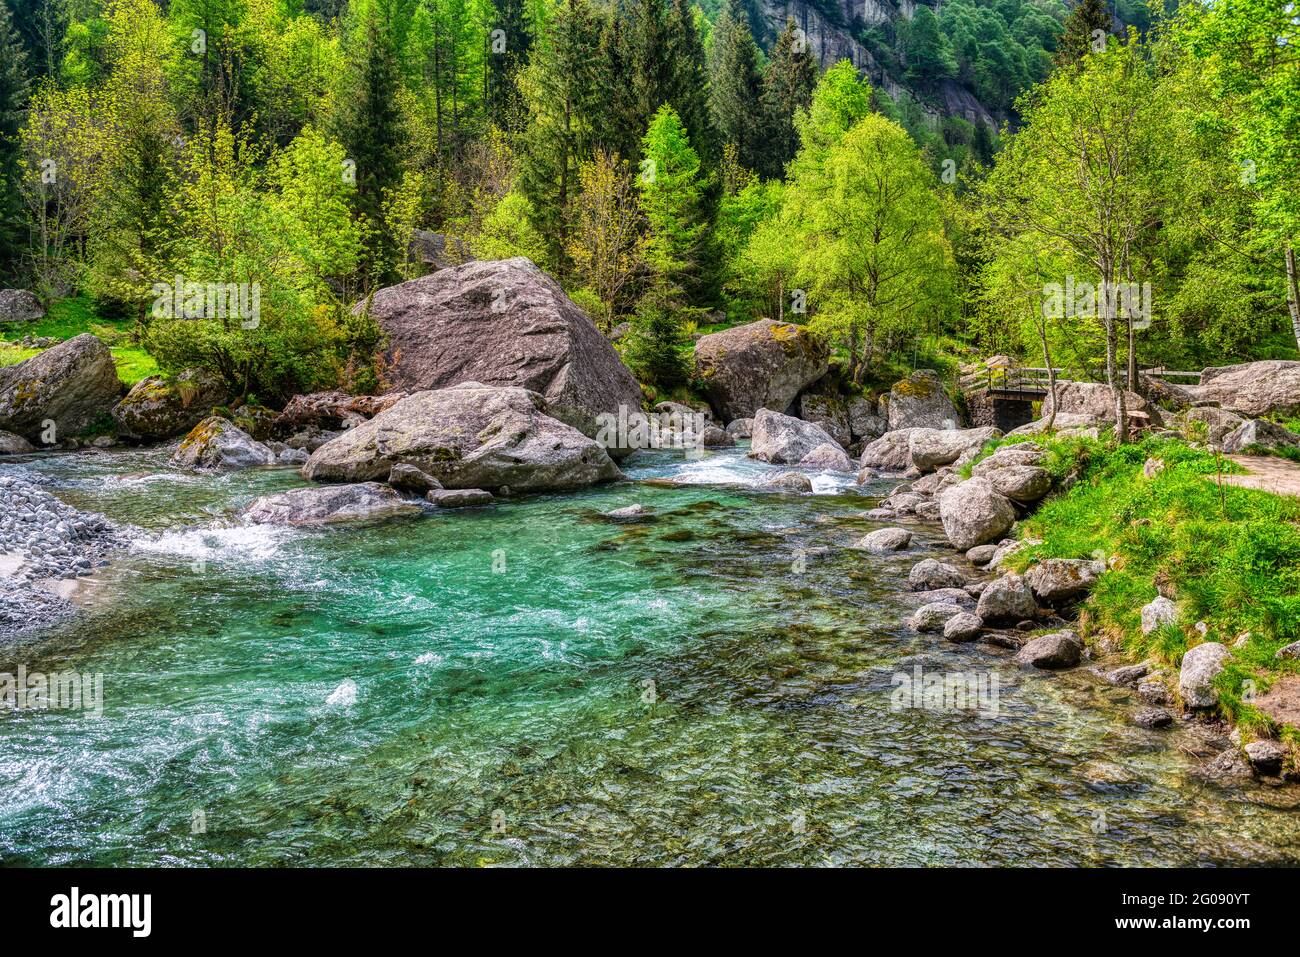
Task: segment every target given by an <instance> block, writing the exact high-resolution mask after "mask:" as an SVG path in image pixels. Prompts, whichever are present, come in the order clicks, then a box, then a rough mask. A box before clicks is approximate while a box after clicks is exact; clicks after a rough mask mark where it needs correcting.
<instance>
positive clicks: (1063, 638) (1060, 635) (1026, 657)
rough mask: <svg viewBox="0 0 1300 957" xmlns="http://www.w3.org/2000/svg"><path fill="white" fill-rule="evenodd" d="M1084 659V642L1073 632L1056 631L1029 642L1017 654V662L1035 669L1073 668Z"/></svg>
mask: <svg viewBox="0 0 1300 957" xmlns="http://www.w3.org/2000/svg"><path fill="white" fill-rule="evenodd" d="M1082 657H1083V642H1081V641H1080V640H1079V636H1078V635H1076V634H1075V633H1074V632H1072V631H1054V632H1052V633H1051V634H1047V635H1040V636H1038V637H1037V638H1033V639H1031V640H1029V641H1027V642H1026V643H1025V645H1024V647H1022V648H1021V649H1020V651H1018V652H1017V653H1016V661H1017V662H1018V663H1020V664H1022V665H1030V666H1032V667H1034V668H1042V669H1048V670H1055V669H1060V668H1073V667H1074V666H1075V665H1077V664H1078V663H1079V662H1080V660H1082Z"/></svg>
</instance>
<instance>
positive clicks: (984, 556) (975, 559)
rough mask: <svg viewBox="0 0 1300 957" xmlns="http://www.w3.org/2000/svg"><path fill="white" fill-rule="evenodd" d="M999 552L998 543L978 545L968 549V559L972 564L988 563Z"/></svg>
mask: <svg viewBox="0 0 1300 957" xmlns="http://www.w3.org/2000/svg"><path fill="white" fill-rule="evenodd" d="M941 511H942V509H941ZM997 553H998V547H997V546H996V545H976V546H975V547H974V548H969V549H967V550H966V559H967V561H969V562H970V563H971V564H972V565H987V564H988V563H989V562H991V561H992V560H993V556H994V555H996V554H997Z"/></svg>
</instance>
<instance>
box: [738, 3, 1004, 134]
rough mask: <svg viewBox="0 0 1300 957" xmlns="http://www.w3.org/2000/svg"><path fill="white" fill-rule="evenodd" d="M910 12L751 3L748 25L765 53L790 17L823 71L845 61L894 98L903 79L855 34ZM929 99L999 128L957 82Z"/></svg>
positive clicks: (887, 6)
mask: <svg viewBox="0 0 1300 957" xmlns="http://www.w3.org/2000/svg"><path fill="white" fill-rule="evenodd" d="M915 10H916V3H915V0H822V2H820V3H816V4H814V3H810V2H808V0H750V24H751V26H752V27H753V29H754V37H755V39H757V40H758V42H759V44H760V45H761V46H762V47H763V49H764V50H766V51H768V52H769V53H770V52H771V49H772V45H773V43H775V42H776V37H777V35H778V34H779V33H780V32H781V28H782V27H784V26H785V21H786V19H787V18H793V19H794V22H795V23H796V24H797V25H798V27H799V29H801V30H803V32H804V33H805V34H806V35H807V37H808V45H809V47H810V48H811V50H812V51H813V54H814V55H815V56H816V57H817V59H818V61H819V62H820V64H821V66H822V68H823V69H824V68H826V67H828V66H832V65H833V64H835V63H837V62H839V61H840V60H849V61H850V62H851V63H852V64H853V65H854V66H856V67H857V68H858V69H859V70H860V71H861V72H862V73H863V74H864V75H866V76H867V78H868V79H870V80H871V83H872V85H873V86H876V87H879V88H880V89H882V90H884V91H885V92H886V93H888V94H889V95H890V96H892V97H894V98H895V99H897V98H898V97H899V95H900V94H902V93H905V92H909V91H910V87H909V86H908V84H907V82H906V80H905V79H904V78H903V77H902V76H892V75H890V74H889V73H888V72H886V70H885V69H884V67H883V65H882V64H880V63H878V62H877V61H876V58H875V57H873V56H872V55H871V51H870V50H868V49H867V48H866V46H864V45H863V44H862V43H861V42H860V41H859V40H858V39H857V32H858V30H859V29H861V28H863V27H872V26H879V25H881V24H885V23H890V22H895V21H898V20H910V19H911V18H912V14H913V13H914V12H915ZM931 99H933V100H937V101H938V103H939V104H940V105H941V107H942V113H943V114H944V115H947V116H957V117H960V118H962V119H964V120H967V121H968V122H971V123H975V122H979V121H982V122H984V123H986V124H988V125H990V126H993V127H996V126H997V125H998V123H997V119H996V118H995V117H994V116H993V114H992V113H991V112H989V110H988V109H987V108H986V107H985V106H984V104H983V103H981V102H980V101H979V99H978V98H977V97H976V96H975V94H974V93H972V92H971V91H970V90H969V89H967V88H966V87H965V86H963V85H961V84H960V83H956V82H952V81H949V82H945V83H944V84H943V85H942V86H941V87H940V88H939V89H938V90H936V91H935V95H934V96H933V97H932V98H931ZM923 108H924V109H927V111H928V112H932V111H931V110H930V109H929V108H928V107H923Z"/></svg>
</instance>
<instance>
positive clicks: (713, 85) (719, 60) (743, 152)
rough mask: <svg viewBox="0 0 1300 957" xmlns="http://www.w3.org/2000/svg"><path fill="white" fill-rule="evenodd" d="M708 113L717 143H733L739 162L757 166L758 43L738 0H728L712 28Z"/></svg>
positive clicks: (759, 136)
mask: <svg viewBox="0 0 1300 957" xmlns="http://www.w3.org/2000/svg"><path fill="white" fill-rule="evenodd" d="M709 112H710V114H711V115H712V117H713V125H714V127H715V128H716V129H717V131H718V138H719V140H720V141H721V143H722V144H723V145H724V146H725V145H726V144H729V143H730V144H734V145H735V147H736V155H737V156H738V158H739V159H740V162H741V165H743V166H744V167H746V168H747V169H757V168H758V167H759V165H760V154H761V152H762V141H763V134H762V126H763V122H762V120H763V117H762V113H761V111H760V109H759V75H758V45H757V44H756V43H755V42H754V35H753V33H751V32H750V28H749V18H748V16H747V15H746V14H745V9H744V5H743V3H742V0H728V2H727V6H726V7H725V8H724V9H723V11H722V15H721V16H720V17H719V18H718V22H717V24H716V25H715V26H714V28H713V47H712V49H711V50H710V51H709Z"/></svg>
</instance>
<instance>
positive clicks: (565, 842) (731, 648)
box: [0, 450, 1300, 866]
mask: <svg viewBox="0 0 1300 957" xmlns="http://www.w3.org/2000/svg"><path fill="white" fill-rule="evenodd" d="M766 468H767V467H766V466H763V465H759V464H757V463H754V462H751V461H749V460H747V459H745V458H744V456H743V453H741V452H739V451H729V452H721V453H716V454H709V455H708V456H707V457H706V458H705V459H703V460H700V461H686V460H684V459H683V458H681V456H680V455H671V454H667V453H663V454H656V455H648V456H647V455H639V456H638V457H637V458H635V459H633V460H631V461H629V462H628V463H627V470H628V473H629V476H630V478H631V479H633V481H629V482H623V483H618V484H615V485H610V486H607V487H603V488H598V489H594V490H590V491H585V492H579V493H574V494H566V495H543V496H531V497H520V498H517V499H511V500H507V501H503V502H501V503H500V504H498V505H496V506H494V507H491V508H487V509H477V510H464V511H456V512H443V513H438V514H430V515H428V516H425V517H423V518H418V519H410V520H403V521H396V522H390V523H388V524H383V525H377V526H371V527H360V528H358V527H351V528H333V529H328V530H320V529H317V530H295V529H277V528H269V527H245V526H241V525H239V524H238V523H236V522H234V521H233V520H232V519H231V517H230V516H231V511H232V509H234V508H235V507H237V506H240V505H242V504H244V503H246V502H247V501H249V500H250V499H251V498H252V497H254V496H255V495H258V494H263V493H266V492H269V491H276V490H281V489H285V488H291V487H294V486H296V485H299V484H301V483H302V480H301V479H300V478H299V477H298V476H297V475H296V474H295V473H294V472H292V471H288V470H265V471H257V472H244V473H238V474H235V475H230V476H224V477H211V476H195V475H189V474H185V473H181V472H176V471H173V470H171V469H169V468H168V467H167V466H166V451H165V450H153V451H106V452H101V451H95V452H89V451H88V452H83V453H78V454H74V455H63V456H53V457H39V458H33V459H31V460H28V461H20V462H17V463H16V464H9V465H5V466H3V467H0V471H3V472H5V473H6V474H13V475H18V476H21V477H24V478H27V479H31V480H35V481H39V482H40V483H42V484H43V485H44V486H45V487H47V488H50V489H51V490H52V491H54V492H55V493H56V494H58V495H59V496H60V497H62V498H63V499H64V500H65V501H67V502H69V503H71V504H73V505H76V506H78V507H80V508H85V509H91V510H96V511H101V512H103V513H105V514H107V515H108V516H110V517H111V518H114V519H116V520H119V521H123V522H129V523H133V524H135V525H137V526H140V527H141V528H142V529H143V530H144V533H142V534H141V536H140V538H139V541H138V542H137V543H136V545H135V546H134V547H133V548H132V549H131V551H130V552H129V553H128V554H126V555H124V556H123V557H122V558H121V559H120V560H118V561H116V562H115V563H114V564H113V565H112V566H111V567H110V568H108V569H106V570H104V571H103V572H102V573H101V574H99V575H97V577H96V578H95V579H94V582H93V584H92V585H91V586H90V591H91V592H92V593H93V598H92V599H91V600H90V601H89V604H88V607H87V610H86V612H85V614H84V615H82V616H81V617H80V618H79V619H78V620H76V621H75V622H73V623H71V624H69V625H66V626H64V627H62V628H61V629H60V630H58V631H56V632H55V633H53V634H52V635H49V636H46V637H43V638H42V639H41V640H39V641H35V642H28V643H25V644H21V645H17V646H15V645H12V644H11V645H7V646H0V671H10V672H12V671H13V670H14V668H16V667H17V665H19V664H23V665H25V666H26V667H27V669H28V671H29V672H30V671H38V670H39V671H44V672H47V673H48V672H53V671H64V670H75V671H77V672H79V673H81V674H83V675H85V674H102V675H103V676H104V677H103V681H104V706H103V714H102V716H98V717H96V716H94V715H89V714H85V713H82V712H72V711H57V710H48V711H13V710H11V711H8V712H5V713H0V861H2V862H4V863H6V864H36V865H60V864H87V865H103V866H123V865H149V864H180V865H235V864H251V865H308V864H311V865H404V864H412V865H469V866H477V865H797V864H802V865H856V864H864V865H926V864H940V865H956V864H975V865H1002V864H1026V863H1032V864H1037V863H1044V864H1062V865H1102V864H1122V865H1146V864H1150V865H1156V864H1164V865H1173V864H1230V863H1277V862H1287V861H1294V860H1296V859H1300V817H1297V813H1296V812H1295V811H1293V810H1292V809H1291V805H1292V803H1293V799H1291V798H1289V797H1288V796H1287V795H1288V794H1289V792H1290V789H1278V790H1275V789H1270V788H1263V787H1251V788H1246V789H1244V790H1233V791H1220V790H1217V789H1215V788H1212V787H1209V786H1206V785H1203V784H1200V783H1198V782H1197V781H1196V779H1195V778H1194V777H1192V776H1191V775H1190V774H1189V772H1190V771H1191V770H1192V769H1193V768H1194V767H1195V766H1196V765H1197V764H1198V763H1200V762H1201V761H1203V760H1204V748H1203V747H1202V744H1201V742H1202V737H1200V736H1197V735H1195V734H1193V733H1192V732H1191V731H1188V730H1186V729H1181V730H1174V731H1165V732H1159V731H1148V730H1144V729H1141V728H1138V727H1136V726H1134V725H1133V724H1132V722H1131V714H1132V711H1133V710H1134V707H1135V705H1136V702H1134V701H1133V700H1131V699H1130V695H1131V693H1130V692H1129V691H1127V690H1125V689H1120V688H1115V687H1111V686H1109V685H1107V684H1105V683H1104V682H1101V681H1099V680H1098V679H1097V678H1096V677H1095V676H1093V675H1092V674H1090V673H1089V672H1088V670H1087V669H1086V668H1080V669H1076V670H1075V671H1073V672H1070V673H1067V674H1064V675H1044V674H1036V673H1025V672H1023V671H1022V670H1020V669H1019V668H1017V667H1016V666H1015V665H1014V663H1013V662H1012V661H1011V660H1010V652H1007V651H1003V650H999V649H996V648H993V647H991V646H989V645H986V644H969V645H951V644H947V643H945V642H943V641H942V640H941V639H939V638H938V637H937V636H934V635H916V634H913V633H910V632H909V631H908V630H907V629H906V628H905V627H904V626H903V624H902V620H903V618H904V617H905V616H906V614H907V613H908V611H909V608H910V604H909V602H908V599H907V598H906V596H905V595H904V594H903V592H904V591H905V587H906V576H907V572H908V570H909V569H910V568H911V566H912V565H913V564H914V563H915V562H916V561H918V560H919V559H920V558H922V557H926V556H931V555H934V556H943V555H945V554H947V555H951V554H952V553H951V552H950V551H949V552H945V545H944V543H943V539H942V535H941V533H940V532H939V530H938V529H935V528H931V527H926V526H917V528H916V531H917V539H916V541H915V542H914V544H913V547H912V549H911V550H910V551H909V552H907V553H905V554H902V555H899V556H897V557H876V556H869V555H865V554H863V553H860V552H855V551H851V550H848V549H846V548H844V547H843V546H845V545H846V544H847V543H849V542H851V541H853V540H854V539H856V538H858V537H860V536H861V535H863V534H865V533H866V532H867V531H870V530H871V529H872V528H873V527H876V526H875V524H873V523H871V522H868V521H866V520H864V519H863V518H862V517H861V515H862V513H863V512H864V511H865V510H866V509H867V508H870V507H871V506H872V505H873V504H874V503H875V501H876V499H877V498H878V497H879V496H882V495H884V494H886V493H887V491H888V487H887V486H886V485H881V486H868V487H865V488H863V489H855V488H853V487H852V486H851V485H850V484H848V482H846V481H844V480H842V479H841V480H835V479H832V478H830V477H828V476H820V477H818V479H817V492H818V494H815V495H811V496H786V495H772V494H763V493H760V492H757V491H755V490H754V489H753V483H754V481H755V479H756V477H757V476H758V475H760V474H762V472H763V471H764V470H765V469H766ZM647 479H674V480H676V481H677V482H678V483H680V484H676V485H669V484H667V483H661V482H654V483H651V484H647V483H646V482H645V480H647ZM635 502H640V503H642V504H644V505H646V506H648V507H650V508H652V509H653V510H654V511H655V513H656V515H657V520H656V521H654V522H652V523H648V524H643V525H616V524H611V523H610V522H609V521H608V520H606V519H604V518H603V517H602V513H603V512H606V511H608V510H610V509H614V508H618V507H621V506H624V505H629V504H632V503H635ZM918 666H920V667H921V668H922V669H923V670H924V671H925V672H935V671H938V672H948V673H951V672H963V673H976V674H978V675H981V676H983V678H984V679H986V680H987V679H988V678H989V677H990V676H994V677H996V680H997V687H998V699H997V709H996V713H993V712H992V711H985V712H983V713H981V712H976V711H971V710H947V711H945V710H941V709H934V708H930V709H926V708H902V709H899V708H896V707H894V706H893V704H892V701H893V692H894V690H895V676H897V675H900V674H915V669H916V668H917V667H918Z"/></svg>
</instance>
